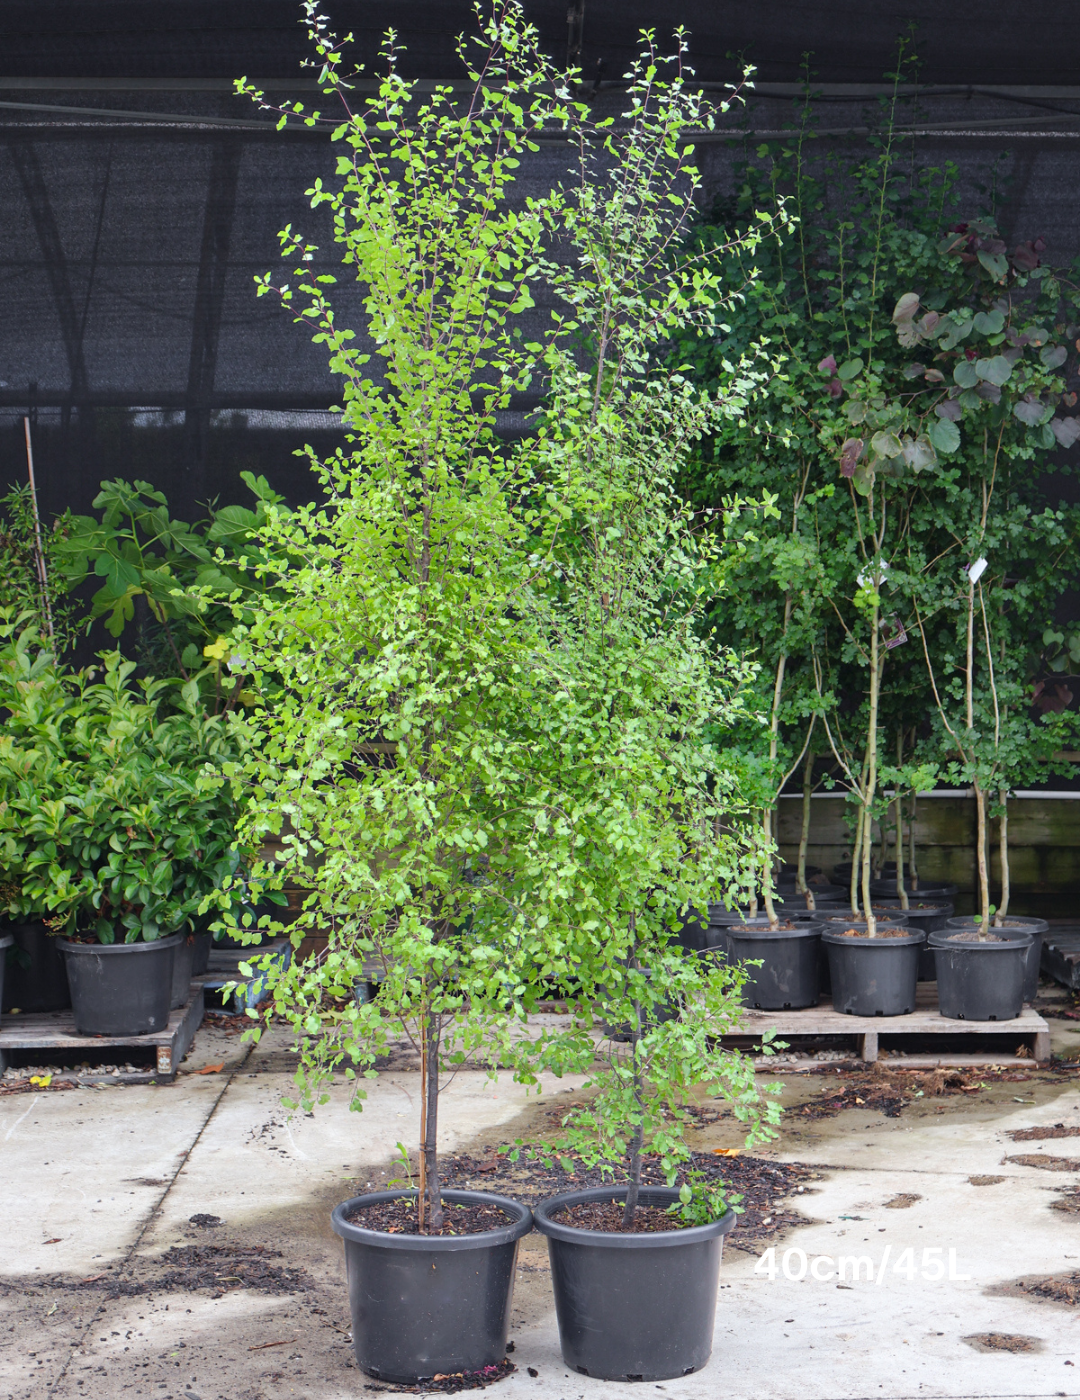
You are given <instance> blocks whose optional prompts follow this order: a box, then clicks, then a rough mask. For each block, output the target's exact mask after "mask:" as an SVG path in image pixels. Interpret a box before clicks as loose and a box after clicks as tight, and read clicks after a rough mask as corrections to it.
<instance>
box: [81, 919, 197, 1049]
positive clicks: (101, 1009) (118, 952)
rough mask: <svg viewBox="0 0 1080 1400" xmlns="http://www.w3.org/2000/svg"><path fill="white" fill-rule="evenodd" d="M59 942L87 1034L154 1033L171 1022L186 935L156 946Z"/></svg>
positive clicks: (157, 942)
mask: <svg viewBox="0 0 1080 1400" xmlns="http://www.w3.org/2000/svg"><path fill="white" fill-rule="evenodd" d="M58 941H59V943H60V947H61V949H62V951H63V954H64V959H65V961H66V963H67V974H68V984H69V985H70V987H71V1005H72V1008H73V1009H74V1012H75V1025H76V1027H77V1028H78V1030H79V1031H80V1032H81V1033H82V1034H83V1035H112V1036H119V1035H150V1034H152V1033H153V1032H155V1031H161V1030H164V1029H165V1027H166V1026H167V1025H168V1024H169V1009H170V1007H169V1003H170V1002H171V1000H172V985H173V966H174V961H175V956H176V949H177V947H178V946H179V944H180V943H181V942H182V936H181V935H180V934H178V933H174V934H171V935H170V936H169V937H168V938H159V939H157V940H156V941H155V942H153V943H96V942H86V943H83V942H81V941H79V940H77V939H69V938H62V939H60V940H58Z"/></svg>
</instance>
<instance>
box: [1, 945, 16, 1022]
mask: <svg viewBox="0 0 1080 1400" xmlns="http://www.w3.org/2000/svg"><path fill="white" fill-rule="evenodd" d="M14 942H15V939H14V938H13V937H12V936H11V934H10V933H0V1005H3V995H4V980H5V978H4V973H5V970H6V966H7V951H8V949H9V948H10V947H11V946H12V944H13V943H14Z"/></svg>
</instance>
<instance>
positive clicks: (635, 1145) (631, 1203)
mask: <svg viewBox="0 0 1080 1400" xmlns="http://www.w3.org/2000/svg"><path fill="white" fill-rule="evenodd" d="M630 961H631V966H636V964H637V953H636V948H635V952H634V954H633V956H632V957H631V960H630ZM641 1030H642V1026H641V1003H640V1002H639V1001H638V1000H637V998H636V997H635V998H634V1028H633V1031H632V1034H631V1041H630V1054H631V1056H632V1057H633V1059H632V1064H633V1072H634V1102H635V1103H636V1104H637V1107H638V1121H637V1123H636V1124H635V1126H634V1135H633V1137H632V1138H631V1139H630V1151H629V1163H628V1166H629V1169H630V1185H629V1187H628V1189H627V1192H626V1204H625V1205H624V1206H623V1215H622V1227H623V1229H624V1230H629V1229H630V1228H631V1226H632V1225H633V1223H634V1212H635V1211H636V1210H637V1206H638V1196H639V1195H640V1194H641V1148H642V1144H643V1143H644V1140H645V1114H644V1111H643V1105H642V1102H641V1094H642V1083H641V1058H640V1047H641Z"/></svg>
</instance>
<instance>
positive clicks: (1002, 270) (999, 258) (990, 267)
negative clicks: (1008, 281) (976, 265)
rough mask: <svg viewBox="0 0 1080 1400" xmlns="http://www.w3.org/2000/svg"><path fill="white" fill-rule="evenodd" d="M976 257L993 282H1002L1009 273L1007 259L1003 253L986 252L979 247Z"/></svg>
mask: <svg viewBox="0 0 1080 1400" xmlns="http://www.w3.org/2000/svg"><path fill="white" fill-rule="evenodd" d="M978 259H979V262H980V263H981V264H982V265H983V267H984V268H985V269H986V271H987V272H988V273H989V274H990V276H991V277H992V278H993V279H994V281H995V282H1004V281H1005V278H1006V277H1007V276H1008V275H1009V260H1008V258H1007V257H1006V256H1005V254H1004V253H988V252H987V251H986V249H985V248H980V249H979V252H978Z"/></svg>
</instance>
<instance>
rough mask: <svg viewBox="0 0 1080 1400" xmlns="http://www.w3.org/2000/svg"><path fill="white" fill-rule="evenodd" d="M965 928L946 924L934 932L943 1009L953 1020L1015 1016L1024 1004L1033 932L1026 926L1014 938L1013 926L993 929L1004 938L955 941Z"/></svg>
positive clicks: (933, 937) (982, 1019)
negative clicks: (989, 941) (946, 925)
mask: <svg viewBox="0 0 1080 1400" xmlns="http://www.w3.org/2000/svg"><path fill="white" fill-rule="evenodd" d="M954 922H957V921H956V920H950V923H954ZM1007 922H1008V921H1007ZM963 931H964V930H961V929H955V928H945V929H941V930H940V931H939V932H937V933H932V934H931V935H930V942H931V946H932V947H933V950H934V957H935V958H936V960H937V986H938V1007H939V1008H940V1010H941V1014H942V1015H943V1016H945V1017H947V1018H948V1019H949V1020H950V1021H1012V1020H1015V1018H1016V1017H1017V1016H1019V1015H1020V1010H1021V1007H1022V1006H1023V1003H1024V975H1025V971H1026V966H1027V956H1028V953H1029V951H1030V949H1031V944H1032V937H1031V934H1030V933H1028V932H1027V931H1026V930H1023V931H1021V932H1019V933H1014V936H1012V937H1010V936H1009V933H1010V932H1011V931H1008V930H1006V929H991V930H990V931H991V933H992V934H993V935H994V936H995V938H998V939H1000V940H1001V941H1000V942H997V943H977V942H963V943H961V942H957V941H955V940H956V935H957V934H958V933H961V932H963ZM967 931H969V932H970V927H969V929H968V930H967Z"/></svg>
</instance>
